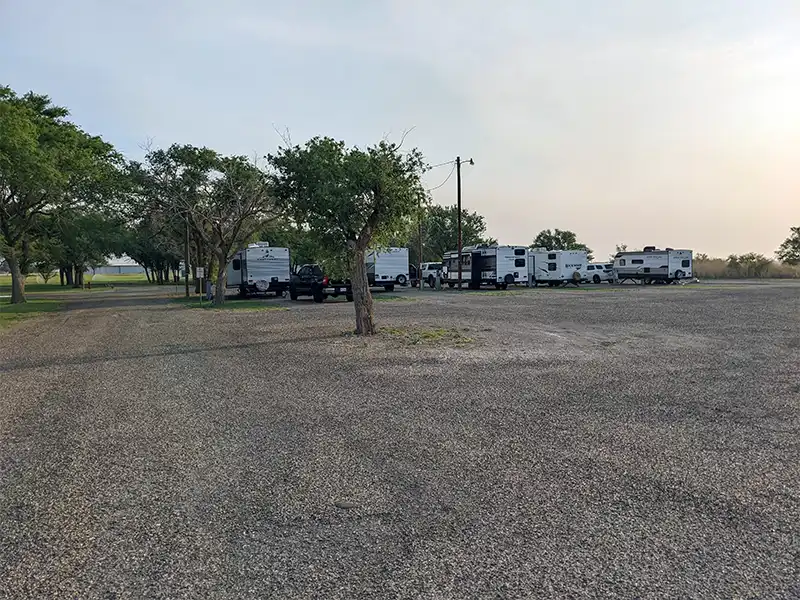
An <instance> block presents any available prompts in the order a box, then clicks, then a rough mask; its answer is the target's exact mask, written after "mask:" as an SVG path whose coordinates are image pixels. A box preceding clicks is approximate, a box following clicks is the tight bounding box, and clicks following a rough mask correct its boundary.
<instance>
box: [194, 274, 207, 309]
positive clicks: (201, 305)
mask: <svg viewBox="0 0 800 600" xmlns="http://www.w3.org/2000/svg"><path fill="white" fill-rule="evenodd" d="M205 275H206V270H205V268H204V267H197V273H196V274H195V277H197V279H199V280H200V307H201V308H202V307H203V277H205Z"/></svg>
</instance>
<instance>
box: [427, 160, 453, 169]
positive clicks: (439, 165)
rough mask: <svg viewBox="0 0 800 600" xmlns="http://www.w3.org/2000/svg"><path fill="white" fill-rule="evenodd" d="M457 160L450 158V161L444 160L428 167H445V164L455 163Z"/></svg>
mask: <svg viewBox="0 0 800 600" xmlns="http://www.w3.org/2000/svg"><path fill="white" fill-rule="evenodd" d="M455 162H456V161H454V160H448V161H445V162H443V163H439V164H438V165H431V166H430V167H428V168H430V169H435V168H437V167H443V166H445V165H453V164H455Z"/></svg>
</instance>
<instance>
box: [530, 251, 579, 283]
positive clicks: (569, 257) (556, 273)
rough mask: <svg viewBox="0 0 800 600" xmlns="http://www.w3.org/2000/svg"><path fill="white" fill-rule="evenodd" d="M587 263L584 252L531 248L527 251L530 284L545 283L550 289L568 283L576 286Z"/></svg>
mask: <svg viewBox="0 0 800 600" xmlns="http://www.w3.org/2000/svg"><path fill="white" fill-rule="evenodd" d="M588 262H589V261H588V260H587V258H586V251H585V250H548V249H547V248H533V249H532V250H529V251H528V273H529V277H530V280H531V284H534V283H536V284H539V283H546V284H547V285H549V286H550V287H554V286H557V285H566V284H568V283H574V284H575V285H578V284H579V283H580V282H581V280H582V279H583V277H584V274H585V272H586V267H587V264H588Z"/></svg>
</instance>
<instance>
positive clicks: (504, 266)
mask: <svg viewBox="0 0 800 600" xmlns="http://www.w3.org/2000/svg"><path fill="white" fill-rule="evenodd" d="M527 252H528V251H527V249H526V248H525V246H487V245H479V246H467V247H465V248H463V250H462V252H461V282H462V284H464V283H467V284H468V286H469V288H470V289H473V290H475V289H478V288H480V287H481V285H493V286H495V287H496V288H497V289H502V290H504V289H506V288H507V287H508V286H509V285H510V284H523V285H527V283H528V260H527ZM442 262H443V265H444V266H443V270H444V271H445V272H446V273H445V281H446V283H447V285H448V286H450V287H451V288H452V287H455V286H456V285H457V284H458V262H459V258H458V251H455V252H447V253H446V254H445V255H444V257H443V260H442Z"/></svg>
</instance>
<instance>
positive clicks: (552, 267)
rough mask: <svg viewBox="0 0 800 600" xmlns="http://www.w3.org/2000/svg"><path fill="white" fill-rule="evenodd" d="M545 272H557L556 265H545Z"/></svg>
mask: <svg viewBox="0 0 800 600" xmlns="http://www.w3.org/2000/svg"><path fill="white" fill-rule="evenodd" d="M547 270H548V271H556V270H558V266H556V263H547Z"/></svg>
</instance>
